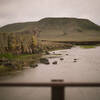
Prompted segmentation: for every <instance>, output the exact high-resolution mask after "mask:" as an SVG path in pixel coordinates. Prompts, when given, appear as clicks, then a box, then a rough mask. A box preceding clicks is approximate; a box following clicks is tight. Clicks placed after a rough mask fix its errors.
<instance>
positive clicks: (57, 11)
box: [0, 0, 100, 26]
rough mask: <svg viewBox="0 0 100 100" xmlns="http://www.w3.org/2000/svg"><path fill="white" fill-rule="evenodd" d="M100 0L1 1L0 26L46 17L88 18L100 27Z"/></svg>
mask: <svg viewBox="0 0 100 100" xmlns="http://www.w3.org/2000/svg"><path fill="white" fill-rule="evenodd" d="M99 10H100V0H0V26H3V25H6V24H9V23H15V22H23V21H36V20H39V19H41V18H44V17H79V18H88V19H90V20H92V21H93V22H95V23H96V24H99V25H100V18H99V16H100V13H99Z"/></svg>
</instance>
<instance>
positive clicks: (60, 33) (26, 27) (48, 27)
mask: <svg viewBox="0 0 100 100" xmlns="http://www.w3.org/2000/svg"><path fill="white" fill-rule="evenodd" d="M31 30H36V31H37V30H38V31H39V39H41V40H52V41H100V26H98V25H96V24H95V23H93V22H91V21H90V20H88V19H77V18H44V19H41V20H40V21H37V22H27V23H15V24H9V25H6V26H4V27H1V28H0V32H14V33H19V32H27V33H28V34H30V33H32V32H33V31H31Z"/></svg>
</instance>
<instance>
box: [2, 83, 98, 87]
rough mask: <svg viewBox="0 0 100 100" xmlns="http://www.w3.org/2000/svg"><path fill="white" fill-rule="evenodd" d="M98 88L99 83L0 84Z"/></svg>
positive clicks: (6, 85) (9, 85) (8, 85)
mask: <svg viewBox="0 0 100 100" xmlns="http://www.w3.org/2000/svg"><path fill="white" fill-rule="evenodd" d="M57 86H58V87H100V83H79V82H78V83H75V82H73V83H71V82H69V83H68V82H67V83H65V82H45V83H42V82H41V83H38V82H35V83H26V82H25V83H14V82H13V83H3V82H1V83H0V87H57Z"/></svg>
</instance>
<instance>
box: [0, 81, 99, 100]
mask: <svg viewBox="0 0 100 100" xmlns="http://www.w3.org/2000/svg"><path fill="white" fill-rule="evenodd" d="M0 87H51V100H65V91H64V88H65V87H100V83H89V82H88V83H80V82H76V83H75V82H69V83H68V82H67V83H66V82H63V81H60V80H58V81H56V80H52V81H51V82H45V83H43V82H39V83H37V82H35V83H14V82H13V83H3V82H2V83H0Z"/></svg>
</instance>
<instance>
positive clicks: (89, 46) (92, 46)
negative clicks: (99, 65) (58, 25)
mask: <svg viewBox="0 0 100 100" xmlns="http://www.w3.org/2000/svg"><path fill="white" fill-rule="evenodd" d="M80 47H81V48H84V49H91V48H96V47H97V45H80Z"/></svg>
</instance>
